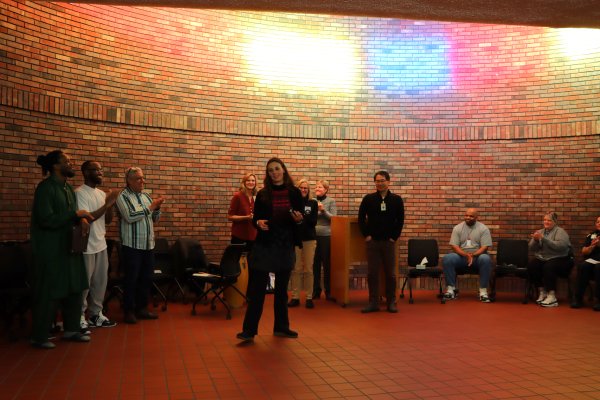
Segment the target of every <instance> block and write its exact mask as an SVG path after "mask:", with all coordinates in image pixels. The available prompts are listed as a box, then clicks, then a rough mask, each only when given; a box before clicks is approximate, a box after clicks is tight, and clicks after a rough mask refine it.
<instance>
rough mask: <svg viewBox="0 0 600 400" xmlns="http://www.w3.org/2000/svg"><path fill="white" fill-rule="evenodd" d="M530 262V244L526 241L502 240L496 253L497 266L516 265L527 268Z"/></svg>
mask: <svg viewBox="0 0 600 400" xmlns="http://www.w3.org/2000/svg"><path fill="white" fill-rule="evenodd" d="M528 262H529V248H528V242H527V240H524V239H500V240H499V241H498V250H497V253H496V265H498V266H501V265H514V266H516V267H517V268H527V263H528Z"/></svg>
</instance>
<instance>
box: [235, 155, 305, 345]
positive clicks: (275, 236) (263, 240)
mask: <svg viewBox="0 0 600 400" xmlns="http://www.w3.org/2000/svg"><path fill="white" fill-rule="evenodd" d="M303 209H304V203H303V201H302V195H301V194H300V190H298V188H296V187H295V186H294V183H293V181H292V178H291V177H290V175H289V173H288V171H287V168H286V166H285V164H284V163H283V161H281V160H280V159H279V158H275V157H274V158H271V159H270V160H269V161H268V162H267V168H266V174H265V180H264V187H263V188H262V189H261V190H260V191H259V192H258V194H257V196H256V201H255V203H254V217H253V223H254V225H255V226H256V228H257V230H258V234H257V236H256V241H255V243H254V247H253V248H252V253H251V254H250V267H249V272H250V274H249V278H248V292H247V294H246V295H247V297H248V308H247V309H246V316H245V318H244V325H243V331H242V332H240V333H238V334H237V338H238V339H240V340H243V341H252V340H254V336H255V335H256V334H257V333H258V323H259V321H260V317H261V315H262V311H263V306H264V301H265V293H266V290H267V283H268V282H269V273H270V272H273V273H274V274H275V299H274V305H273V308H274V313H275V323H274V326H273V334H274V335H275V336H281V337H290V338H296V337H298V333H297V332H294V331H292V330H290V326H289V319H288V308H287V286H288V282H289V279H290V273H291V271H292V269H293V268H294V263H295V258H296V257H295V253H294V246H295V245H300V243H301V240H300V236H299V234H298V224H300V223H301V222H302V219H303V217H302V211H303Z"/></svg>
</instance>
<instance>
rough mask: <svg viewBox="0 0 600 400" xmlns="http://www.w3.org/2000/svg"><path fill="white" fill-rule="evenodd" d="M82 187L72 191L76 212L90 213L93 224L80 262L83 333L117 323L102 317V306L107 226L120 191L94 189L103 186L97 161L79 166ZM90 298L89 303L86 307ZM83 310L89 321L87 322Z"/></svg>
mask: <svg viewBox="0 0 600 400" xmlns="http://www.w3.org/2000/svg"><path fill="white" fill-rule="evenodd" d="M81 172H82V173H83V178H84V184H83V185H81V186H79V187H78V188H77V190H75V194H76V195H77V206H78V208H79V209H83V210H91V214H92V216H93V217H94V222H93V223H92V224H91V225H90V237H89V239H88V244H87V249H86V250H85V251H84V252H83V261H84V263H85V269H86V271H87V277H88V282H89V285H90V288H89V290H84V291H83V306H82V309H81V321H80V326H81V330H82V331H87V329H88V327H90V328H95V327H102V328H110V327H113V326H115V325H116V322H114V321H111V320H109V319H108V318H107V317H106V316H105V315H104V314H103V313H102V302H103V301H104V294H105V293H106V284H107V281H108V252H107V245H106V239H105V236H106V224H110V222H111V221H112V218H113V205H114V204H115V201H117V196H119V193H120V191H119V190H114V191H111V192H109V193H108V195H107V194H106V193H104V192H103V191H102V190H100V189H98V188H97V186H98V185H101V184H102V179H103V174H102V166H101V165H100V163H99V162H96V161H85V162H84V163H83V164H82V165H81ZM88 298H89V303H88ZM86 309H87V310H88V311H89V318H88V319H86V317H85V312H86Z"/></svg>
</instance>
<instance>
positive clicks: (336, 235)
mask: <svg viewBox="0 0 600 400" xmlns="http://www.w3.org/2000/svg"><path fill="white" fill-rule="evenodd" d="M366 261H367V245H366V243H365V238H364V237H363V235H362V233H360V229H359V227H358V217H343V216H333V217H331V296H332V297H333V298H335V300H336V302H338V303H339V304H341V306H342V307H346V305H347V304H349V303H350V299H349V291H350V287H349V285H350V269H349V267H350V264H352V263H356V262H365V263H366ZM395 269H396V276H398V254H397V253H396V265H395ZM397 292H398V288H396V293H397ZM379 294H380V295H381V296H384V295H385V277H384V274H383V271H381V275H380V277H379Z"/></svg>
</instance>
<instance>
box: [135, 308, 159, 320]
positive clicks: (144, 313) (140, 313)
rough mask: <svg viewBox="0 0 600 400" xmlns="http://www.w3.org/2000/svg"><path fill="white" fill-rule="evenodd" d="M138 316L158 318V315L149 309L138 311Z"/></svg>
mask: <svg viewBox="0 0 600 400" xmlns="http://www.w3.org/2000/svg"><path fill="white" fill-rule="evenodd" d="M136 317H137V319H158V315H156V314H154V313H153V312H150V311H148V310H147V309H144V310H140V311H138V312H137V314H136Z"/></svg>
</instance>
